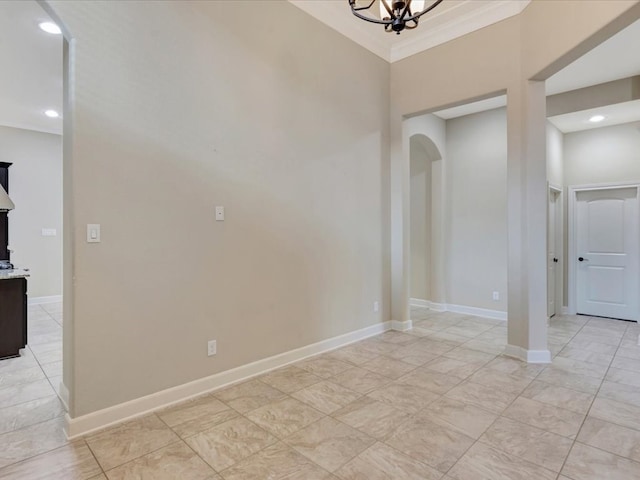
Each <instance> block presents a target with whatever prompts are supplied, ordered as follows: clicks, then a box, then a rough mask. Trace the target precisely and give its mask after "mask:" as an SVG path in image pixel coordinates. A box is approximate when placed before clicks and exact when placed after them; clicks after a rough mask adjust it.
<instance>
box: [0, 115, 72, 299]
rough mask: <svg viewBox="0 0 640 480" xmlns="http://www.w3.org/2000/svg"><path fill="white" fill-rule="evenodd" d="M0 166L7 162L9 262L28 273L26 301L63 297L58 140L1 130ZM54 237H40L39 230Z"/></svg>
mask: <svg viewBox="0 0 640 480" xmlns="http://www.w3.org/2000/svg"><path fill="white" fill-rule="evenodd" d="M0 146H1V148H0V162H10V163H13V165H12V166H11V167H10V169H9V190H10V193H11V199H12V200H13V202H14V203H15V204H16V208H15V210H13V211H11V212H10V213H9V245H10V246H11V249H12V250H13V253H12V254H11V262H12V263H13V264H14V265H17V266H20V267H24V268H29V269H30V274H31V276H30V277H29V280H28V290H29V297H31V298H33V297H49V296H57V295H62V137H61V136H60V135H52V134H50V133H41V132H35V131H32V130H23V129H19V128H11V127H4V126H0ZM43 228H45V229H53V230H55V231H56V232H55V233H56V235H55V236H43V235H42V229H43Z"/></svg>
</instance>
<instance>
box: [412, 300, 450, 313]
mask: <svg viewBox="0 0 640 480" xmlns="http://www.w3.org/2000/svg"><path fill="white" fill-rule="evenodd" d="M409 305H411V306H412V307H421V308H428V309H429V310H433V311H434V312H446V311H447V304H446V303H436V302H432V301H431V300H423V299H421V298H410V299H409Z"/></svg>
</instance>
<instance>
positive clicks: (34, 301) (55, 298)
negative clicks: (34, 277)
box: [27, 295, 62, 305]
mask: <svg viewBox="0 0 640 480" xmlns="http://www.w3.org/2000/svg"><path fill="white" fill-rule="evenodd" d="M61 301H62V295H50V296H48V297H30V298H29V300H28V302H27V303H28V304H29V305H44V304H45V303H59V302H61Z"/></svg>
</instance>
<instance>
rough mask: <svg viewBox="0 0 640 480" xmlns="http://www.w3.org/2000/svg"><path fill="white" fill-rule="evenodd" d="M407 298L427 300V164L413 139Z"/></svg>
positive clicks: (429, 174) (429, 279) (428, 276)
mask: <svg viewBox="0 0 640 480" xmlns="http://www.w3.org/2000/svg"><path fill="white" fill-rule="evenodd" d="M410 148H411V153H410V155H411V166H410V168H411V292H410V295H411V298H416V299H421V300H431V270H432V268H433V265H432V260H433V259H432V258H431V203H432V201H431V183H432V178H431V163H432V160H431V158H429V154H428V153H427V151H426V149H425V148H424V147H423V146H422V144H421V143H420V140H419V139H417V138H415V137H414V138H413V139H411V144H410Z"/></svg>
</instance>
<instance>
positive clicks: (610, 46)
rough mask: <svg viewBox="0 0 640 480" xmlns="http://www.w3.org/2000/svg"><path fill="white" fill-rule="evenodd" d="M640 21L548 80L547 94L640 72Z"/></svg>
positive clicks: (588, 85)
mask: <svg viewBox="0 0 640 480" xmlns="http://www.w3.org/2000/svg"><path fill="white" fill-rule="evenodd" d="M638 45H640V21H636V22H634V23H632V24H631V25H629V26H628V27H627V28H625V29H624V30H621V31H620V32H618V33H617V34H616V35H614V36H613V37H611V38H609V39H608V40H607V41H605V42H603V43H601V44H600V45H598V46H597V47H596V48H594V49H593V50H591V51H590V52H587V53H586V54H585V55H583V56H582V57H580V58H579V59H577V60H576V61H575V62H573V63H571V64H569V65H567V66H566V67H565V68H563V69H562V70H560V71H559V72H558V73H556V74H555V75H553V76H552V77H550V78H549V79H548V80H547V83H546V89H547V95H554V94H556V93H561V92H568V91H569V90H576V89H578V88H584V87H590V86H591V85H598V84H599V83H605V82H610V81H612V80H619V79H621V78H627V77H632V76H634V75H640V54H638Z"/></svg>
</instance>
